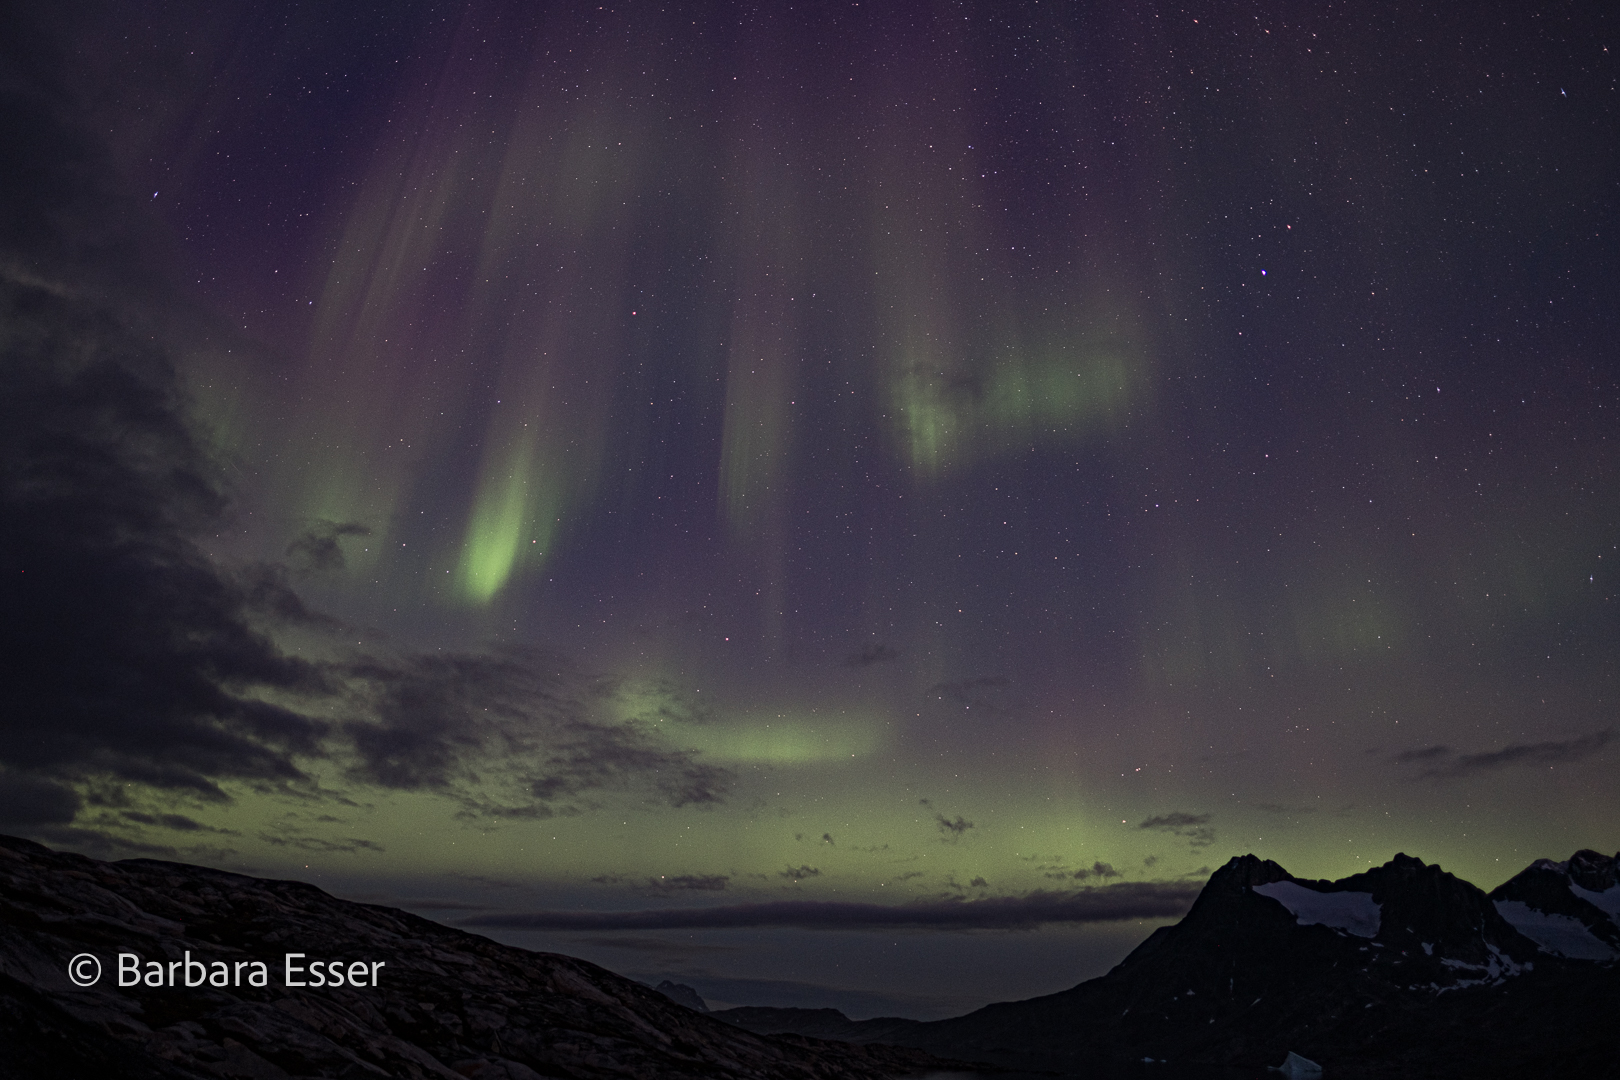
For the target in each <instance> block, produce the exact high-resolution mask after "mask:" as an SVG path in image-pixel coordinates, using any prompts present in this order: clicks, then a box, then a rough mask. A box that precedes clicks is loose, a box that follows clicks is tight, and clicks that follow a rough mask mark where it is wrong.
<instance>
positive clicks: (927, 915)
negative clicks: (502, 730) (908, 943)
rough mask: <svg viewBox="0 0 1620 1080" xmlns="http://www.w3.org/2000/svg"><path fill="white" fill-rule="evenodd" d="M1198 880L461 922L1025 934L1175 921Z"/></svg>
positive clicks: (516, 926)
mask: <svg viewBox="0 0 1620 1080" xmlns="http://www.w3.org/2000/svg"><path fill="white" fill-rule="evenodd" d="M1199 888H1200V886H1199V885H1198V884H1197V883H1196V882H1125V883H1120V884H1116V885H1104V886H1098V887H1094V888H1086V889H1079V890H1074V891H1066V892H1048V891H1045V890H1037V891H1036V892H1032V893H1029V894H1028V895H1025V896H1006V897H987V898H984V899H980V900H928V901H922V902H918V903H914V904H903V905H898V906H886V905H883V904H859V903H849V902H843V901H833V900H782V901H775V902H771V903H758V904H734V905H728V906H725V907H710V908H669V909H663V910H657V911H619V912H589V911H537V912H515V913H511V914H506V915H481V916H478V917H476V918H472V919H468V920H465V922H464V923H463V925H466V926H479V927H489V928H499V929H506V930H584V931H610V930H673V929H715V928H724V927H764V926H791V927H798V928H800V929H807V930H862V929H888V928H893V929H903V928H914V929H933V930H989V929H1001V930H1008V929H1028V928H1031V927H1035V926H1040V925H1042V924H1044V923H1093V922H1112V921H1116V920H1120V919H1173V918H1179V917H1180V916H1182V915H1184V914H1186V912H1187V909H1188V908H1189V907H1190V906H1192V902H1193V899H1194V898H1195V897H1196V896H1197V895H1198V891H1199Z"/></svg>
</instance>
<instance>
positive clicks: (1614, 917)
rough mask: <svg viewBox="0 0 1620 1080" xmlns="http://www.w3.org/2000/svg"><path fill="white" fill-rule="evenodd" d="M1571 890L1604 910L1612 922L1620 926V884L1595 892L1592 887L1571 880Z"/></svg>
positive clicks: (1600, 909)
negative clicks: (1587, 887)
mask: <svg viewBox="0 0 1620 1080" xmlns="http://www.w3.org/2000/svg"><path fill="white" fill-rule="evenodd" d="M1569 891H1570V892H1572V893H1574V894H1575V895H1576V896H1578V897H1580V898H1581V899H1582V900H1585V901H1586V902H1587V903H1588V904H1591V905H1592V906H1593V907H1595V908H1597V909H1598V910H1599V911H1601V912H1603V913H1604V914H1605V915H1607V916H1608V917H1609V919H1610V920H1611V921H1612V922H1614V923H1615V924H1616V925H1617V926H1620V885H1616V886H1614V887H1613V888H1609V889H1604V890H1603V891H1602V892H1593V891H1592V890H1591V889H1583V888H1581V887H1580V886H1579V885H1576V884H1575V883H1574V882H1570V885H1569Z"/></svg>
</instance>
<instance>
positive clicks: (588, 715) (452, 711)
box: [343, 648, 732, 818]
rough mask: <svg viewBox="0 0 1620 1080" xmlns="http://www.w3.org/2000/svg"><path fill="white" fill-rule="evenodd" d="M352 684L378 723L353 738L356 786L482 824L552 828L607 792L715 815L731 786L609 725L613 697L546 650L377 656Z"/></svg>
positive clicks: (653, 741) (650, 739) (724, 775)
mask: <svg viewBox="0 0 1620 1080" xmlns="http://www.w3.org/2000/svg"><path fill="white" fill-rule="evenodd" d="M343 673H344V675H345V677H346V679H347V680H348V682H349V685H350V687H351V694H353V695H357V696H360V697H363V698H364V699H365V704H366V706H367V709H366V711H367V712H368V713H369V715H370V716H372V717H374V722H371V723H365V724H356V725H353V726H352V727H351V728H350V729H349V735H350V737H351V738H352V740H353V745H354V748H355V750H356V751H357V754H358V759H357V761H356V763H355V764H354V766H353V767H352V769H351V771H350V775H351V777H352V778H354V779H358V780H363V781H366V782H369V783H374V784H378V785H381V786H383V787H389V788H396V789H404V790H433V791H439V792H443V793H445V794H449V795H452V796H454V797H457V798H459V799H461V801H462V802H463V804H464V806H465V807H466V808H467V813H469V814H471V815H474V816H480V817H492V818H493V817H507V818H511V817H546V816H549V815H550V814H551V813H553V812H554V811H553V804H554V803H557V802H560V801H566V800H569V799H573V798H575V797H577V796H581V795H585V794H589V793H594V792H603V791H609V790H629V789H637V790H641V791H643V792H645V793H646V794H647V795H649V796H650V797H652V798H653V799H654V800H656V801H657V802H659V803H662V804H665V805H669V806H676V807H679V806H689V805H704V804H712V803H718V802H721V801H722V800H723V799H724V797H725V794H726V792H727V790H728V789H729V786H730V783H731V779H732V776H731V773H730V772H729V771H727V770H725V769H722V768H719V767H717V766H712V765H708V764H705V763H704V762H702V761H701V760H700V758H699V755H698V754H697V753H696V752H693V751H688V750H676V749H673V748H671V747H669V746H668V745H667V744H665V743H664V742H663V741H662V740H661V739H660V738H659V737H658V735H657V733H656V731H655V730H654V729H653V726H652V725H650V724H646V723H624V724H617V723H611V722H608V721H606V720H603V719H600V718H599V717H600V715H601V713H602V711H603V708H604V706H605V705H606V704H607V703H608V702H609V701H610V699H611V698H612V695H613V693H614V688H613V687H612V686H611V685H610V684H608V683H607V682H605V681H603V680H599V679H593V678H590V677H588V676H586V675H584V674H583V673H581V672H579V671H577V670H575V669H574V668H573V666H572V665H571V664H570V663H569V662H568V661H567V660H566V659H564V658H562V657H559V656H557V655H555V654H552V653H548V652H545V651H543V650H538V649H528V648H508V649H503V650H499V651H492V652H487V653H457V654H435V655H430V656H423V655H417V656H405V657H399V658H392V659H389V658H380V657H368V658H364V659H362V660H358V661H355V662H353V663H350V664H348V665H346V666H345V667H344V668H343Z"/></svg>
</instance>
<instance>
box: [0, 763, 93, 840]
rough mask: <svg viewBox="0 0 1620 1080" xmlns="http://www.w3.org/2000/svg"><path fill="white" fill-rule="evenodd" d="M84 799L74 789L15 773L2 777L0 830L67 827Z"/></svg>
mask: <svg viewBox="0 0 1620 1080" xmlns="http://www.w3.org/2000/svg"><path fill="white" fill-rule="evenodd" d="M83 802H84V800H83V799H81V798H80V797H79V793H78V792H76V791H74V790H73V789H72V788H68V787H64V786H62V785H61V784H57V783H53V782H52V781H50V780H41V779H39V778H37V777H33V776H23V775H17V774H15V773H13V774H11V775H7V776H0V829H26V828H30V827H33V826H37V825H65V824H67V823H68V822H70V821H72V820H73V818H74V816H75V815H77V814H78V812H79V808H80V807H81V806H82V805H83Z"/></svg>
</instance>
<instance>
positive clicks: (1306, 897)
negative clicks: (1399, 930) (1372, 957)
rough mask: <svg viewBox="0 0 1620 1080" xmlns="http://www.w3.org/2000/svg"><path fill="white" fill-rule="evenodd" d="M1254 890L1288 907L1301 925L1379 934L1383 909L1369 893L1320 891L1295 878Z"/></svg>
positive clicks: (1359, 934)
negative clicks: (1302, 883) (1316, 925)
mask: <svg viewBox="0 0 1620 1080" xmlns="http://www.w3.org/2000/svg"><path fill="white" fill-rule="evenodd" d="M1254 891H1255V892H1257V893H1259V894H1260V895H1261V896H1265V897H1269V898H1270V899H1272V900H1275V901H1277V903H1279V904H1281V905H1282V906H1283V907H1285V908H1287V909H1288V910H1289V912H1290V913H1291V914H1292V915H1293V916H1294V919H1295V920H1296V921H1297V922H1298V923H1299V924H1300V925H1301V926H1311V925H1314V924H1320V925H1322V926H1331V927H1332V928H1333V929H1335V930H1340V931H1343V932H1344V933H1347V934H1354V935H1356V936H1357V937H1364V938H1370V937H1372V936H1374V935H1375V934H1377V933H1378V924H1379V922H1380V921H1382V919H1383V909H1382V908H1380V907H1379V906H1378V903H1377V901H1375V900H1374V899H1373V898H1372V893H1367V892H1317V891H1316V890H1315V889H1307V888H1306V887H1305V886H1303V885H1301V884H1299V883H1298V882H1294V881H1273V882H1272V883H1271V884H1269V885H1256V886H1255V887H1254Z"/></svg>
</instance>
